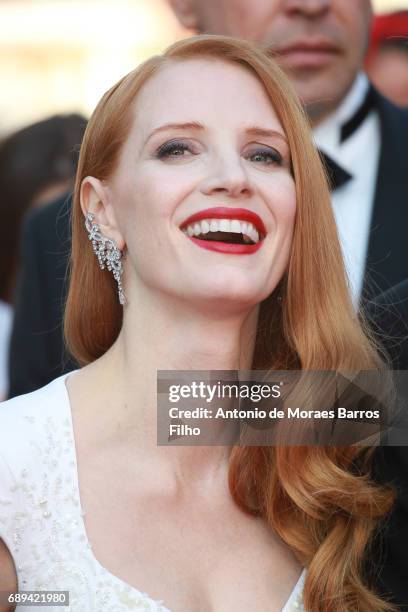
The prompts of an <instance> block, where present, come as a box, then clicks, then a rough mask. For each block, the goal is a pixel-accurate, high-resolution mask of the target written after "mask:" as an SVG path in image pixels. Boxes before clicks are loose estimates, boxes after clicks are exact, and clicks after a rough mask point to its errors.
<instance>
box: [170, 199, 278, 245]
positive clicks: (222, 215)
mask: <svg viewBox="0 0 408 612" xmlns="http://www.w3.org/2000/svg"><path fill="white" fill-rule="evenodd" d="M203 219H237V221H248V222H250V223H252V224H253V225H254V226H255V228H256V229H257V230H258V233H259V235H260V237H262V238H263V237H264V236H266V228H265V225H264V222H263V221H262V219H261V217H260V216H259V215H257V214H256V213H255V212H254V211H252V210H248V209H247V208H229V207H226V206H216V207H214V208H206V209H205V210H200V211H199V212H197V213H194V214H193V215H190V216H189V217H188V218H187V219H185V221H183V222H182V224H181V225H180V229H183V228H184V227H187V225H190V224H191V223H195V222H198V221H202V220H203Z"/></svg>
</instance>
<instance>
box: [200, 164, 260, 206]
mask: <svg viewBox="0 0 408 612" xmlns="http://www.w3.org/2000/svg"><path fill="white" fill-rule="evenodd" d="M201 191H202V193H204V194H205V195H212V194H215V195H216V194H221V195H227V196H229V197H231V198H239V197H241V198H249V197H251V196H252V194H253V186H252V184H251V181H250V179H249V176H248V173H247V171H246V169H245V168H244V166H243V164H242V161H241V160H240V159H236V160H231V159H230V160H219V161H218V163H217V164H216V165H215V167H214V170H213V171H211V172H210V173H209V174H208V176H207V177H206V178H205V179H204V180H203V182H202V184H201Z"/></svg>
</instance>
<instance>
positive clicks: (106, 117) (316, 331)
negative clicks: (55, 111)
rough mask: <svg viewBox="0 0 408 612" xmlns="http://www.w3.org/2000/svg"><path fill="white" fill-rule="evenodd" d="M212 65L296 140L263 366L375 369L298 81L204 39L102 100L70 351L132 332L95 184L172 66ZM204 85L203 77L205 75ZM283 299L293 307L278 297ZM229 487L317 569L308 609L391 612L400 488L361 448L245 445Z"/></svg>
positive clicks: (78, 250)
mask: <svg viewBox="0 0 408 612" xmlns="http://www.w3.org/2000/svg"><path fill="white" fill-rule="evenodd" d="M193 58H208V59H214V60H218V61H220V60H221V61H224V62H231V63H234V64H239V65H241V66H243V67H244V68H245V69H247V70H249V71H250V72H252V73H253V74H255V76H256V77H257V78H258V79H259V80H260V81H261V83H262V84H263V85H264V87H265V90H266V92H267V94H268V95H269V97H270V100H271V103H272V105H273V107H274V109H275V112H276V113H277V115H278V117H279V120H280V122H281V124H282V126H283V129H284V130H285V133H286V136H287V139H288V141H289V146H290V151H291V157H292V172H293V176H294V180H295V184H296V194H297V213H296V220H295V228H294V236H293V244H292V249H291V256H290V261H289V265H288V269H287V272H286V274H285V276H284V278H283V279H282V280H281V282H280V287H279V291H278V292H277V291H274V292H273V294H272V295H271V296H270V297H269V298H267V299H266V300H265V301H264V302H263V303H262V304H261V307H260V314H259V320H258V327H257V338H256V343H255V352H254V358H253V368H254V369H272V370H278V369H285V370H290V369H307V370H334V371H337V370H343V371H347V370H348V371H351V370H371V369H374V370H375V369H380V368H381V367H382V364H381V361H380V359H379V358H378V356H377V352H376V350H375V349H374V348H373V344H372V342H371V341H370V339H369V337H368V335H367V334H366V333H365V332H364V331H363V329H362V327H361V324H360V323H359V321H358V319H357V317H356V315H355V312H354V309H353V306H352V303H351V300H350V294H349V288H348V284H347V278H346V274H345V270H344V265H343V261H342V256H341V251H340V247H339V241H338V237H337V231H336V226H335V221H334V218H333V213H332V208H331V203H330V195H329V190H328V186H327V180H326V176H325V172H324V170H323V167H322V164H321V160H320V158H319V155H318V153H317V152H316V149H315V147H314V146H313V142H312V138H311V133H310V127H309V124H308V121H307V119H306V117H305V115H304V112H303V110H302V108H301V106H300V104H299V102H298V100H297V97H296V95H295V93H294V92H293V90H292V87H291V85H290V83H289V82H288V79H287V78H286V77H285V75H284V74H283V72H282V71H281V70H280V68H279V67H278V65H277V63H276V62H275V61H274V60H273V59H272V58H271V57H268V55H267V54H266V53H264V52H263V51H262V50H261V49H259V48H257V47H255V46H254V45H252V44H250V43H248V42H244V41H241V40H236V39H232V38H227V37H222V36H197V37H192V38H189V39H187V40H183V41H181V42H178V43H176V44H174V45H172V46H171V47H170V48H169V49H168V50H167V51H166V52H165V53H164V54H163V55H160V56H155V57H153V58H151V59H149V60H148V61H146V62H145V63H143V64H142V65H141V66H139V67H138V68H137V69H136V70H134V71H133V72H130V73H129V74H128V75H127V76H125V77H124V78H123V79H122V80H120V81H119V82H118V83H117V84H116V85H114V87H112V88H111V89H110V90H109V91H108V92H107V93H106V94H105V95H104V96H103V98H102V99H101V101H100V102H99V104H98V106H97V107H96V110H95V111H94V113H93V115H92V117H91V119H90V121H89V124H88V127H87V130H86V133H85V137H84V140H83V144H82V149H81V153H80V159H79V166H78V173H77V179H76V188H75V195H74V203H73V212H72V257H71V281H70V288H69V293H68V299H67V307H66V314H65V335H66V340H67V345H68V348H69V350H70V352H71V353H72V355H74V357H75V358H76V359H77V360H78V362H79V363H80V364H87V363H90V362H92V361H93V360H95V359H97V358H98V357H100V356H101V355H103V354H104V353H105V351H107V350H108V349H109V348H110V347H111V346H112V344H113V343H114V341H115V340H116V338H117V336H118V334H119V331H120V329H121V325H122V307H121V306H120V304H119V303H118V300H117V294H116V289H115V286H114V280H113V278H112V277H111V275H108V274H102V273H101V272H100V270H99V268H98V265H97V261H96V258H95V257H94V254H93V252H92V249H91V248H90V245H89V242H88V238H87V234H86V231H85V230H84V219H83V215H82V212H81V207H80V187H81V183H82V181H83V179H84V178H85V177H86V176H89V175H91V176H94V177H96V178H98V179H100V180H106V179H109V178H110V177H111V176H112V174H113V173H114V171H115V169H116V167H117V164H118V159H119V155H120V152H121V149H122V146H123V144H124V142H125V141H126V139H127V137H128V134H129V132H130V128H131V124H132V109H133V107H134V104H135V102H136V103H137V94H138V92H139V91H140V89H141V87H142V86H143V85H144V83H146V82H147V81H148V79H150V78H151V77H152V76H153V75H154V74H156V73H157V72H158V71H160V70H161V69H162V68H163V67H165V66H166V65H168V64H169V63H173V62H181V61H188V60H190V59H193ZM197 78H199V75H198V76H197ZM277 293H279V294H280V296H282V299H279V300H277V298H276V295H277ZM229 486H230V490H231V493H232V495H233V498H234V500H235V501H236V503H237V504H238V505H239V506H240V507H241V508H242V509H243V510H245V511H246V512H248V513H251V514H254V515H257V516H260V517H262V518H263V519H264V520H265V521H267V523H268V524H269V525H270V526H271V527H272V528H273V529H274V530H275V531H276V532H277V533H278V534H279V535H280V537H281V538H282V540H283V541H284V542H286V543H287V544H288V545H289V546H290V547H291V549H292V550H293V551H294V553H295V555H296V556H297V558H298V559H299V561H300V563H301V564H302V565H303V566H304V567H306V568H308V572H307V578H306V583H305V589H304V602H305V607H306V609H307V610H309V611H313V612H328V611H331V612H332V611H333V610H336V612H342V611H344V612H346V611H347V612H349V611H350V610H359V611H362V612H372V610H376V611H377V612H385V611H387V610H392V609H393V608H392V607H391V606H390V605H389V604H388V603H386V602H385V601H384V600H382V599H381V598H380V597H379V596H378V595H376V594H375V592H374V591H373V590H372V589H371V588H370V586H369V584H368V582H367V579H366V571H365V570H366V565H365V564H366V557H367V550H368V545H369V543H370V541H371V538H372V536H373V534H374V530H375V528H376V526H377V523H378V520H379V518H380V517H382V516H383V515H385V514H386V513H387V512H388V511H389V509H390V507H391V504H392V499H393V493H392V491H391V490H389V489H386V488H383V487H380V486H377V485H376V484H374V483H373V482H372V481H371V480H370V451H369V450H367V449H362V448H361V447H347V448H344V447H343V448H333V447H305V446H302V447H299V446H297V447H296V446H295V447H290V446H287V447H285V446H277V447H234V448H233V449H232V452H231V456H230V466H229Z"/></svg>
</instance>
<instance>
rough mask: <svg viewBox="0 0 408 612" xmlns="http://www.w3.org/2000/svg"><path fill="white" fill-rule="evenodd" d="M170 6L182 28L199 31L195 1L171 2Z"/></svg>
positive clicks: (174, 0)
mask: <svg viewBox="0 0 408 612" xmlns="http://www.w3.org/2000/svg"><path fill="white" fill-rule="evenodd" d="M169 4H170V6H171V8H172V9H173V11H174V13H175V15H176V17H177V19H178V20H179V22H180V23H181V25H182V26H184V27H185V28H187V29H188V30H195V31H198V29H199V28H198V18H197V12H196V5H195V0H169Z"/></svg>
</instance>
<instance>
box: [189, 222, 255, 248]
mask: <svg viewBox="0 0 408 612" xmlns="http://www.w3.org/2000/svg"><path fill="white" fill-rule="evenodd" d="M181 229H182V231H183V232H184V233H185V234H187V235H188V236H190V237H194V238H197V239H198V240H205V241H208V242H225V243H227V244H241V245H254V244H257V243H258V242H259V241H260V240H262V239H263V238H264V236H261V235H260V234H259V232H258V230H257V229H256V227H255V226H254V224H253V223H251V222H248V221H240V220H238V219H203V220H202V221H196V222H195V223H190V224H188V225H186V226H184V227H182V228H181Z"/></svg>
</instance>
